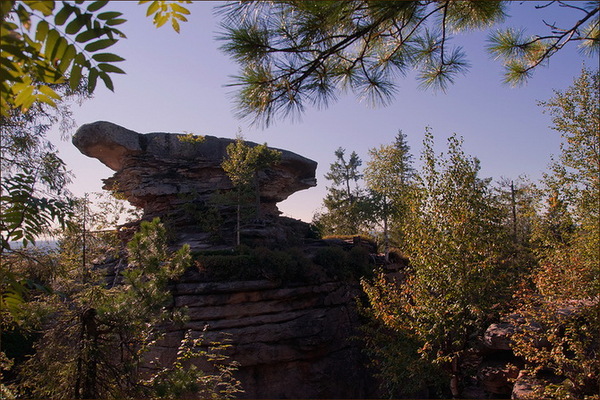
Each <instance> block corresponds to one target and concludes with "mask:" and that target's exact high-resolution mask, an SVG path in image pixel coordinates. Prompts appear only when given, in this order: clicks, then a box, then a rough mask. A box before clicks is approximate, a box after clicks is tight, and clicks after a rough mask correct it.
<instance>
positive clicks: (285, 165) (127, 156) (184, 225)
mask: <svg viewBox="0 0 600 400" xmlns="http://www.w3.org/2000/svg"><path fill="white" fill-rule="evenodd" d="M186 139H187V138H186V135H184V134H172V133H148V134H139V133H137V132H134V131H131V130H129V129H126V128H123V127H121V126H119V125H116V124H113V123H110V122H104V121H98V122H94V123H91V124H86V125H83V126H81V127H80V128H79V130H78V131H77V132H76V133H75V135H74V136H73V144H74V145H75V146H76V147H77V148H78V149H79V150H80V151H81V152H82V153H83V154H85V155H87V156H89V157H94V158H97V159H98V160H100V161H101V162H102V163H104V164H105V165H106V166H108V167H109V168H111V169H112V170H114V171H116V172H115V174H114V175H113V177H111V178H108V179H105V180H104V189H106V190H111V191H115V192H117V193H119V194H121V195H123V196H124V197H125V198H126V199H127V200H128V201H129V202H130V203H131V204H133V205H134V206H136V207H140V208H143V210H144V219H151V218H153V217H160V218H161V219H162V220H163V222H165V223H167V224H168V225H169V228H171V229H172V230H175V231H177V234H178V235H180V236H181V237H180V240H179V241H178V242H184V241H187V242H190V244H192V245H194V244H196V245H197V247H199V248H202V247H210V245H211V244H214V243H208V242H210V240H208V239H209V238H208V237H207V236H206V235H204V236H202V234H201V232H200V231H204V233H205V234H206V233H207V232H206V231H210V228H204V229H202V227H200V228H199V225H202V223H203V222H206V221H199V220H198V215H196V216H194V214H202V215H206V214H207V213H209V212H213V213H214V212H216V214H218V215H217V216H218V217H219V218H221V220H220V221H219V225H220V226H221V227H223V228H224V229H221V230H220V231H219V232H212V233H213V235H212V237H213V239H214V236H215V235H214V234H215V233H217V236H221V237H223V236H227V234H230V233H231V232H232V230H233V229H232V224H233V222H232V221H233V215H234V213H235V211H234V210H235V207H234V205H233V204H231V203H230V204H225V203H223V202H221V204H217V203H218V202H217V201H215V200H214V199H215V195H216V194H218V193H222V192H227V191H229V190H231V189H232V184H231V181H230V180H229V178H228V177H227V175H226V173H225V172H224V171H223V169H222V168H221V163H222V161H223V159H224V157H226V148H227V146H228V145H229V144H230V143H232V142H234V140H232V139H223V138H217V137H214V136H205V137H204V139H203V140H197V139H192V140H186ZM246 143H247V144H248V145H250V146H256V143H252V142H246ZM278 150H279V151H280V152H281V161H280V162H279V163H278V164H276V165H274V166H272V167H270V168H267V169H265V170H262V171H260V172H259V174H258V179H259V187H260V204H261V215H262V216H263V217H264V219H266V220H270V221H273V220H274V217H276V216H277V215H279V214H280V212H279V211H278V209H277V206H276V203H277V202H280V201H282V200H285V199H286V198H287V197H288V196H290V195H291V194H292V193H295V192H297V191H299V190H303V189H307V188H310V187H313V186H316V179H315V170H316V167H317V163H316V162H315V161H312V160H309V159H307V158H305V157H302V156H300V155H298V154H295V153H292V152H290V151H287V150H280V149H278ZM200 218H201V217H200ZM279 222H282V221H279ZM261 223H262V224H259V225H260V226H259V228H261V229H259V230H262V231H264V232H258V233H257V232H256V227H254V229H252V227H248V231H249V234H250V235H254V236H257V235H258V236H259V237H263V238H264V237H273V236H274V237H279V238H280V239H282V236H286V235H290V234H292V232H291V229H289V228H288V229H285V228H284V226H285V225H286V224H282V223H279V224H278V225H277V226H274V225H273V224H269V225H268V226H265V224H264V221H261ZM296 225H297V224H296ZM209 233H210V232H209Z"/></svg>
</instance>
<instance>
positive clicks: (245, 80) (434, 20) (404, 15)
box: [220, 1, 504, 125]
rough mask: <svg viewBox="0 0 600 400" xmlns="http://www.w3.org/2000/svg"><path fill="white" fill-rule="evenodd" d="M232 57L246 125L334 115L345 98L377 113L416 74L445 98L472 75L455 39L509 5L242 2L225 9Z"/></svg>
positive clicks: (225, 28)
mask: <svg viewBox="0 0 600 400" xmlns="http://www.w3.org/2000/svg"><path fill="white" fill-rule="evenodd" d="M222 14H223V15H224V21H223V24H222V28H223V33H222V35H221V38H220V39H221V40H223V41H224V44H223V46H222V49H223V51H224V52H225V53H227V54H229V55H230V56H231V57H232V58H233V59H234V60H235V61H237V62H238V63H239V64H240V67H241V73H240V75H239V76H238V77H237V82H236V84H237V85H239V86H241V89H240V91H239V96H238V110H239V114H240V115H241V116H244V117H245V116H252V117H254V121H255V122H258V123H264V124H266V125H268V124H269V123H270V122H271V121H272V119H273V117H276V116H284V117H285V116H289V115H292V114H294V113H296V112H302V111H303V109H304V106H305V103H309V104H312V105H316V106H318V107H325V106H327V105H328V103H329V102H330V101H332V100H335V99H336V98H337V93H339V92H342V91H344V90H350V91H352V92H354V93H355V94H356V95H357V97H359V98H360V99H363V100H367V101H368V102H369V103H372V104H386V103H389V102H390V100H391V99H392V98H393V97H394V95H395V93H396V86H395V84H394V80H393V77H394V76H397V75H404V74H406V73H407V72H408V71H409V70H410V69H411V68H416V69H417V70H418V71H419V75H418V79H419V80H420V82H421V83H422V84H423V85H424V86H426V87H429V86H434V87H437V88H439V89H442V90H444V89H445V88H446V86H447V84H448V83H451V82H452V81H453V79H454V78H455V76H456V75H458V74H459V73H462V72H464V71H465V69H466V68H467V62H466V60H465V57H464V54H463V52H462V50H461V49H460V48H457V47H454V48H453V47H451V46H450V45H449V39H450V38H451V35H450V32H460V31H469V30H473V29H481V28H484V27H488V26H490V25H492V24H493V23H495V22H498V21H500V20H502V18H503V17H504V3H503V2H500V1H487V2H480V1H468V2H454V1H440V2H417V1H402V2H381V1H376V2H372V1H344V2H319V1H309V2H307V1H288V2H273V3H265V2H241V3H238V4H231V3H230V4H227V5H225V6H223V7H222Z"/></svg>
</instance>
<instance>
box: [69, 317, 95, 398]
mask: <svg viewBox="0 0 600 400" xmlns="http://www.w3.org/2000/svg"><path fill="white" fill-rule="evenodd" d="M96 315H97V314H96V310H95V309H93V308H89V309H87V310H85V311H84V312H83V313H82V314H81V317H80V319H81V348H80V353H79V357H78V359H77V379H76V381H75V396H74V397H75V398H76V399H96V398H98V397H99V396H98V395H99V393H98V385H97V381H98V335H99V334H98V325H97V323H96Z"/></svg>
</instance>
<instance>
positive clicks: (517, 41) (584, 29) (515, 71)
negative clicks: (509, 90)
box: [487, 1, 600, 86]
mask: <svg viewBox="0 0 600 400" xmlns="http://www.w3.org/2000/svg"><path fill="white" fill-rule="evenodd" d="M552 3H558V6H559V7H563V8H567V9H571V10H576V11H578V12H580V13H581V14H579V18H577V19H576V20H575V22H574V23H573V24H572V26H570V27H569V26H567V27H559V26H557V25H556V23H553V24H549V23H546V22H545V21H544V22H545V24H546V26H547V27H548V28H549V29H550V31H551V33H550V34H548V35H529V36H526V35H525V30H524V29H520V30H516V29H514V28H507V29H504V30H499V31H497V32H494V33H493V34H491V35H490V37H489V39H488V43H489V44H488V46H487V49H488V51H489V52H490V53H491V54H492V55H493V56H494V57H495V58H496V59H499V60H501V62H502V63H503V64H504V68H505V73H504V82H505V83H507V84H510V85H512V86H517V85H520V84H523V83H525V82H526V81H527V79H528V78H529V77H530V76H531V74H532V72H533V70H534V69H535V68H536V67H537V66H538V65H544V64H548V62H549V60H550V57H552V56H553V55H554V54H555V53H556V52H558V51H559V50H560V49H562V48H563V47H564V46H565V45H566V44H567V43H569V42H579V48H580V49H581V50H582V52H583V53H586V54H588V55H590V56H592V55H597V54H599V53H600V6H599V5H598V2H596V1H588V2H585V3H584V2H582V3H579V4H574V3H571V2H564V1H559V2H550V3H548V4H546V5H540V6H536V8H540V9H541V8H546V7H549V6H551V5H552Z"/></svg>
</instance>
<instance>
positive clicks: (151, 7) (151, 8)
mask: <svg viewBox="0 0 600 400" xmlns="http://www.w3.org/2000/svg"><path fill="white" fill-rule="evenodd" d="M140 4H142V3H141V2H140ZM159 7H160V4H159V2H158V1H153V2H152V4H150V5H149V6H148V10H147V11H146V17H149V16H150V15H152V14H154V13H155V12H157V11H158V8H159Z"/></svg>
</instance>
